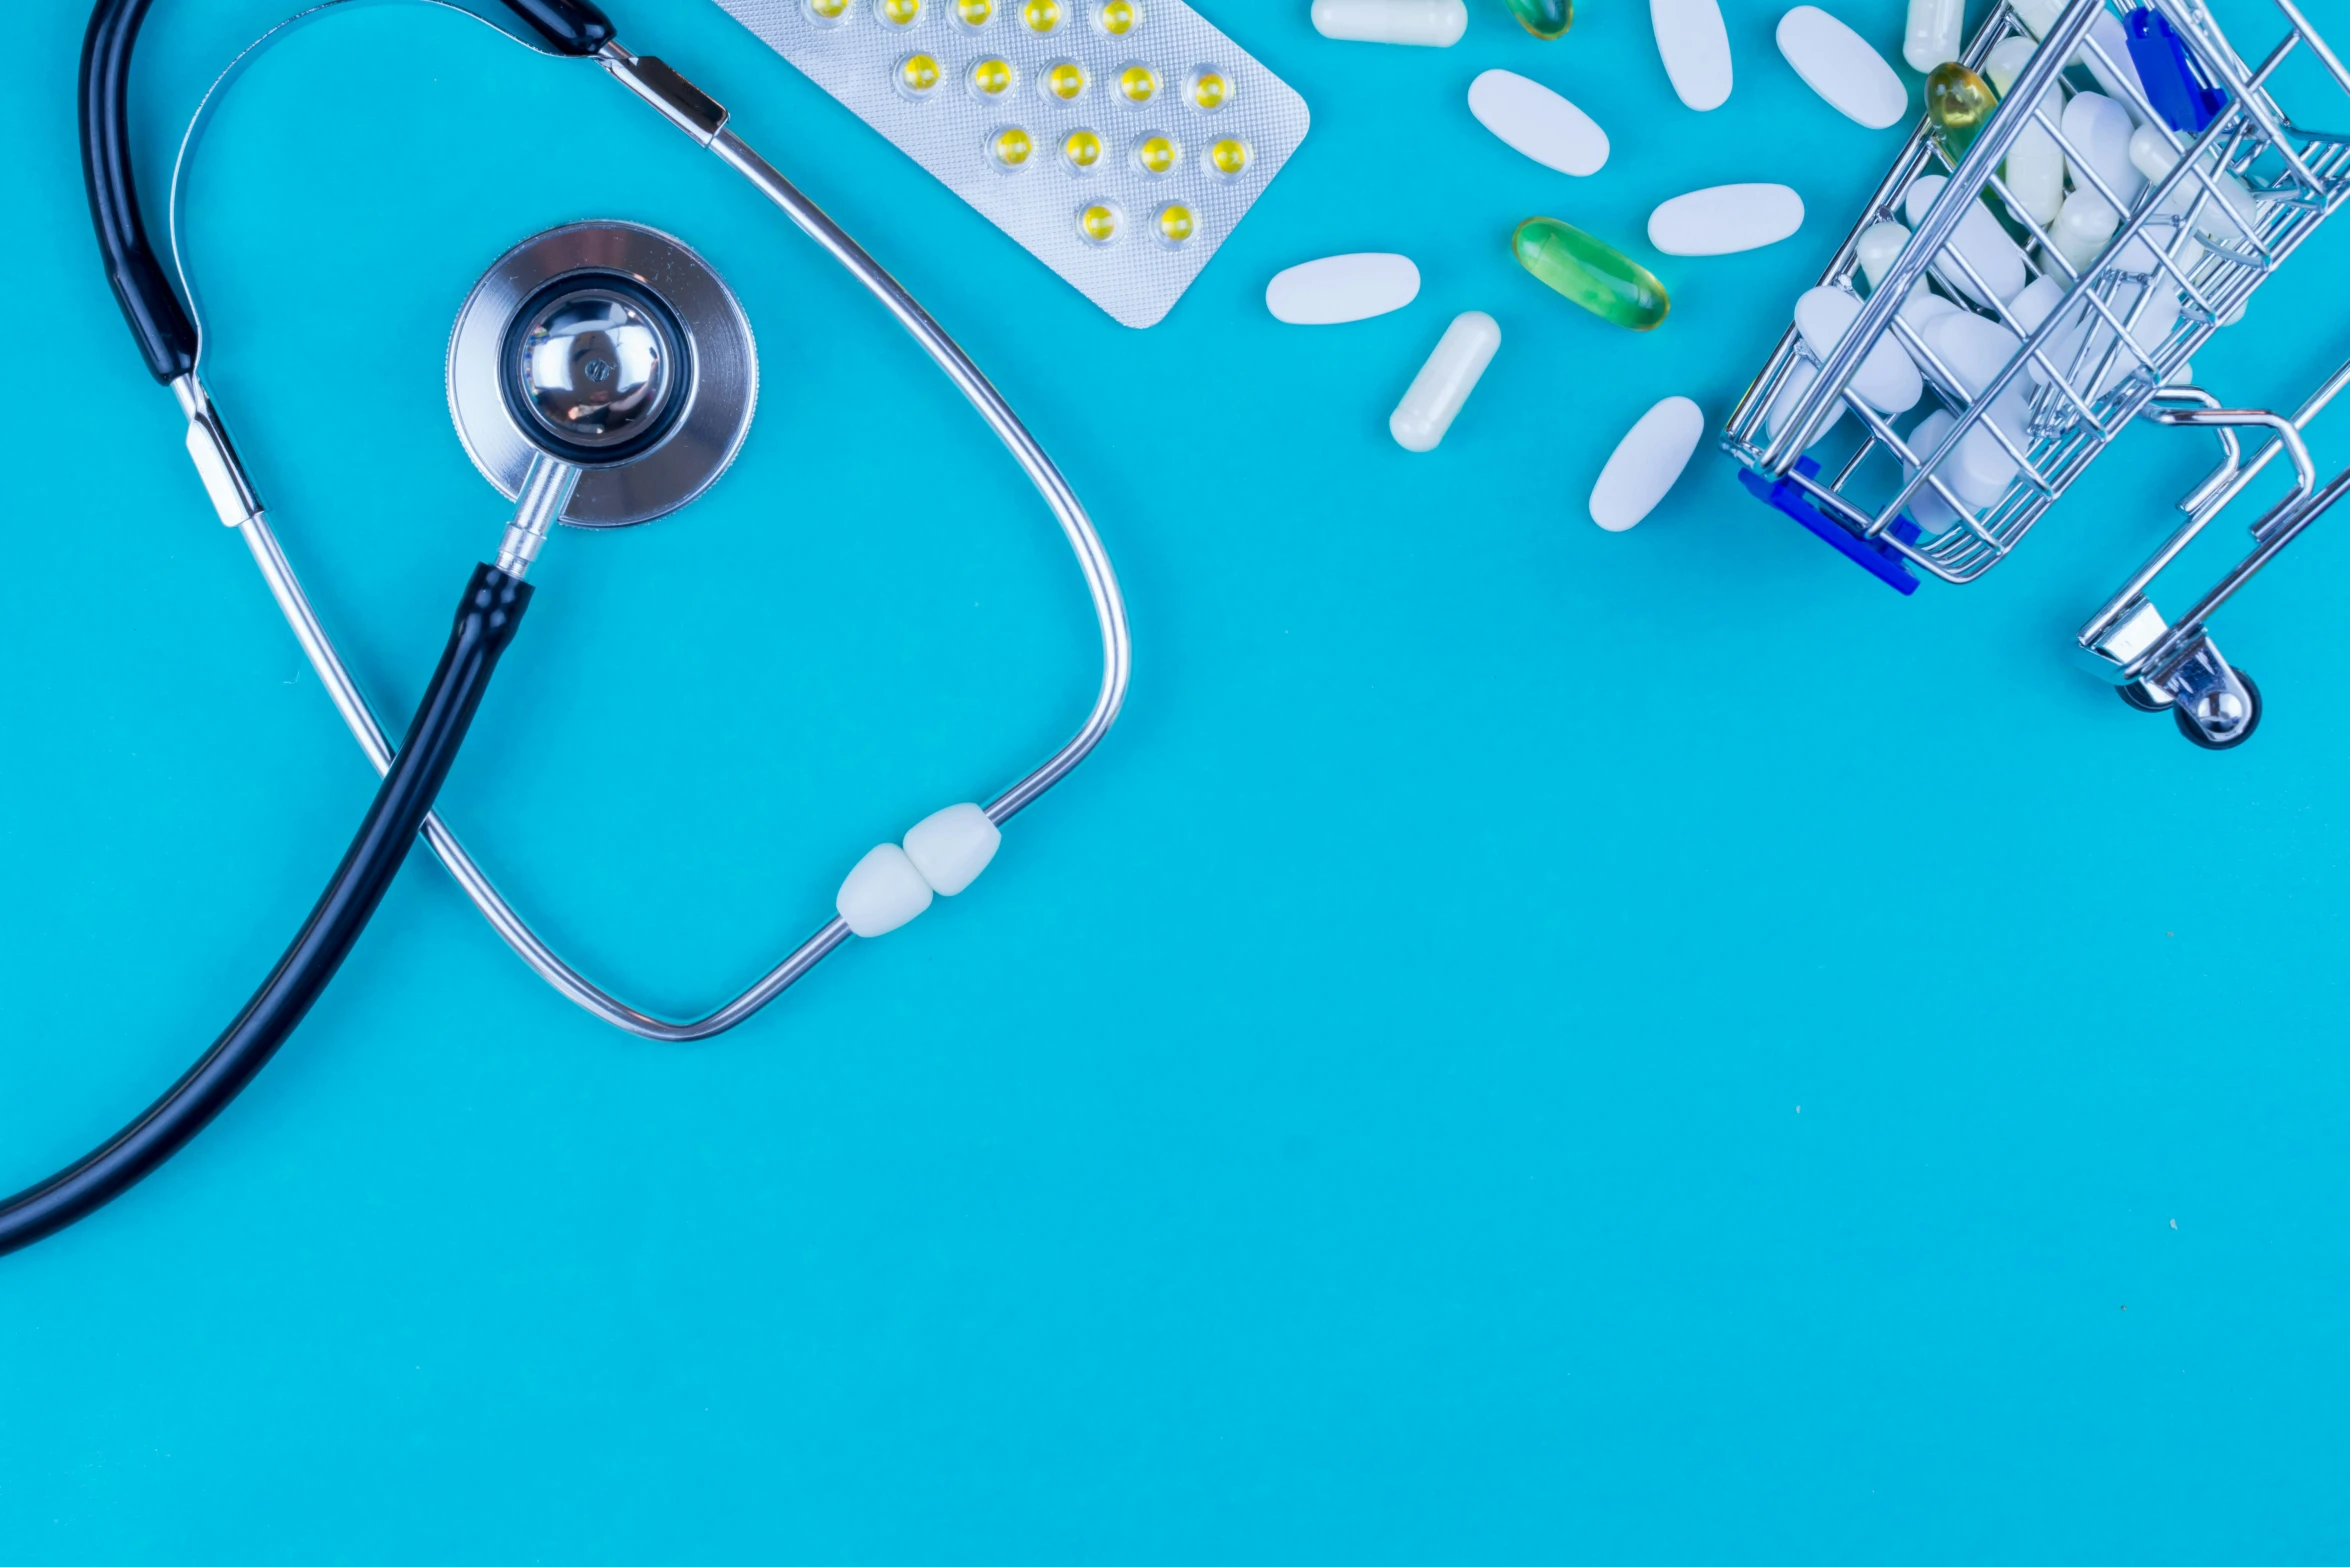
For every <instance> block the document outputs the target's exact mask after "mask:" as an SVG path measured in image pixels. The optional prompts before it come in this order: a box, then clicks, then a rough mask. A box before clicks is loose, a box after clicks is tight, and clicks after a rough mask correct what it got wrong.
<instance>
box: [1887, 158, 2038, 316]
mask: <svg viewBox="0 0 2350 1567" xmlns="http://www.w3.org/2000/svg"><path fill="white" fill-rule="evenodd" d="M1948 183H1949V181H1948V180H1947V179H1945V178H1944V177H1943V176H1942V175H1939V174H1928V175H1924V176H1922V177H1920V178H1918V179H1916V180H1914V181H1912V182H1911V184H1910V187H1909V190H1908V192H1907V194H1905V195H1904V196H1903V198H1902V205H1903V210H1904V211H1906V212H1907V213H1908V214H1909V224H1910V227H1911V228H1913V229H1914V228H1916V227H1917V226H1918V225H1919V224H1921V223H1923V222H1924V221H1925V218H1926V213H1927V211H1928V210H1929V209H1931V208H1932V207H1933V205H1934V200H1935V198H1936V197H1938V196H1940V195H1941V194H1942V187H1943V186H1944V185H1946V184H1948ZM1954 258H1955V259H1954ZM1959 260H1963V261H1964V262H1965V264H1966V266H1968V267H1972V268H1973V269H1974V271H1975V274H1976V276H1979V277H1981V278H1982V280H1983V282H1984V283H1985V284H1986V285H1988V286H1989V288H1990V290H1991V292H1992V293H1993V294H1996V295H1998V296H1999V297H2000V298H2001V299H2013V298H2014V297H2015V296H2016V295H2017V294H2018V293H2020V292H2021V291H2022V289H2023V286H2024V282H2025V279H2026V276H2027V273H2026V271H2025V268H2024V253H2023V252H2022V251H2020V250H2018V249H2016V248H2015V241H2014V240H2012V239H2009V238H2008V237H2007V230H2005V229H2003V228H2001V227H2000V226H1999V220H1998V219H1997V218H1995V217H1993V216H1992V215H1991V209H1990V208H1989V207H1986V206H1984V205H1983V204H1982V203H1981V202H1980V201H1970V202H1968V203H1967V210H1966V212H1965V214H1964V215H1963V216H1961V217H1960V218H1959V220H1958V228H1957V230H1956V231H1955V232H1954V233H1953V234H1952V235H1951V236H1950V239H1949V240H1948V241H1947V242H1946V243H1945V244H1944V246H1943V248H1942V251H1941V253H1940V254H1938V255H1937V256H1935V258H1934V261H1933V272H1934V275H1935V276H1936V277H1938V278H1940V279H1941V280H1942V282H1943V284H1944V285H1945V286H1946V287H1948V288H1949V289H1950V290H1951V292H1953V293H1956V294H1964V295H1965V296H1966V297H1967V298H1969V299H1971V300H1973V301H1974V302H1975V303H1976V304H1978V305H1988V304H1989V303H1991V301H1990V299H1989V298H1987V297H1986V296H1985V295H1984V293H1983V291H1982V289H1981V288H1978V287H1976V286H1975V282H1974V279H1973V278H1970V277H1969V276H1967V274H1966V272H1965V271H1964V270H1963V269H1962V268H1961V267H1960V266H1959V265H1958V261H1959Z"/></svg>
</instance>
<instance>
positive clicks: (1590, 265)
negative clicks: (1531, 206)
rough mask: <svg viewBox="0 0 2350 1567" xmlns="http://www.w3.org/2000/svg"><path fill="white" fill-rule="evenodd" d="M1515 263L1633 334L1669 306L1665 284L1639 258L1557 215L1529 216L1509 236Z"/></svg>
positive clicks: (1651, 323)
mask: <svg viewBox="0 0 2350 1567" xmlns="http://www.w3.org/2000/svg"><path fill="white" fill-rule="evenodd" d="M1510 251H1511V253H1512V254H1514V255H1515V256H1516V257H1517V258H1518V265H1519V266H1522V267H1524V268H1525V269H1526V270H1527V271H1529V272H1531V273H1533V274H1534V275H1535V276H1536V277H1538V278H1540V279H1541V280H1542V281H1543V282H1545V283H1547V284H1549V285H1550V286H1551V287H1552V288H1554V289H1556V290H1558V291H1559V292H1560V293H1561V294H1564V295H1565V296H1566V297H1567V298H1569V299H1571V300H1573V301H1574V302H1575V303H1576V304H1578V305H1581V306H1582V307H1583V308H1584V309H1586V310H1588V311H1590V312H1591V313H1592V314H1593V315H1595V316H1598V317H1599V318H1600V319H1601V320H1603V321H1612V322H1614V323H1615V324H1616V325H1618V326H1621V327H1629V328H1630V329H1631V330H1633V331H1635V332H1647V331H1651V330H1653V329H1654V328H1655V327H1657V326H1658V325H1659V324H1661V323H1662V322H1663V320H1664V319H1665V315H1666V312H1668V311H1670V310H1671V309H1672V308H1673V301H1672V298H1671V296H1670V295H1668V294H1666V292H1665V286H1664V285H1663V284H1662V283H1659V282H1658V281H1657V280H1656V275H1655V274H1654V273H1652V272H1650V271H1649V270H1648V269H1647V268H1646V267H1644V266H1642V265H1641V264H1640V263H1639V262H1637V261H1634V260H1633V259H1632V258H1631V257H1630V256H1627V255H1625V254H1624V253H1623V252H1622V251H1620V250H1618V249H1616V248H1615V247H1614V246H1613V245H1610V244H1607V243H1605V242H1604V241H1601V240H1597V239H1593V238H1592V237H1591V236H1590V235H1588V234H1586V233H1584V232H1583V231H1582V230H1581V229H1579V228H1576V227H1575V226H1574V225H1572V224H1569V223H1561V222H1560V221H1559V220H1558V219H1556V218H1528V219H1527V220H1526V221H1525V222H1523V223H1521V224H1519V225H1518V227H1517V231H1516V232H1515V233H1513V234H1512V235H1511V236H1510Z"/></svg>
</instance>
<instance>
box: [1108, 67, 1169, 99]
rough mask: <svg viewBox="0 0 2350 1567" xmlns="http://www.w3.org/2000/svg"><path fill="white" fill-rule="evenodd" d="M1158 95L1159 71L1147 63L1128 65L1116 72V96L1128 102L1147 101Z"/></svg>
mask: <svg viewBox="0 0 2350 1567" xmlns="http://www.w3.org/2000/svg"><path fill="white" fill-rule="evenodd" d="M1158 95H1159V73H1158V72H1156V71H1154V70H1152V69H1151V68H1150V67H1149V66H1147V65H1129V66H1127V67H1125V68H1124V69H1122V70H1121V71H1119V72H1118V96H1119V97H1121V98H1123V99H1125V100H1126V101H1127V102H1128V103H1148V102H1150V101H1151V100H1152V99H1153V98H1155V97H1157V96H1158Z"/></svg>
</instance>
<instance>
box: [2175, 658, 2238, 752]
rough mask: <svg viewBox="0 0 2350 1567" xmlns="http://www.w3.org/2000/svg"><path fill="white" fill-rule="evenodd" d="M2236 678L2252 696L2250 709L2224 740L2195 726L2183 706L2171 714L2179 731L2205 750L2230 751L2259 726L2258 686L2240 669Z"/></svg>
mask: <svg viewBox="0 0 2350 1567" xmlns="http://www.w3.org/2000/svg"><path fill="white" fill-rule="evenodd" d="M2236 678H2237V679H2238V680H2241V681H2242V682H2244V694H2245V695H2246V696H2248V697H2250V698H2252V711H2251V712H2249V713H2247V714H2245V715H2244V722H2243V725H2242V726H2241V727H2240V728H2238V729H2237V730H2236V732H2235V733H2234V734H2232V735H2230V736H2228V737H2227V738H2226V739H2225V740H2214V739H2212V738H2211V737H2210V736H2209V735H2207V734H2205V733H2204V732H2203V731H2202V730H2201V729H2199V728H2197V727H2196V725H2195V720H2194V719H2192V718H2189V717H2188V716H2187V710H2186V708H2184V707H2179V708H2177V709H2176V711H2174V712H2173V713H2172V714H2171V717H2172V718H2173V719H2175V720H2177V722H2178V726H2179V733H2180V734H2183V735H2185V736H2186V737H2187V738H2188V740H2190V741H2191V742H2193V743H2194V744H2196V745H2199V746H2201V747H2203V749H2204V750H2206V751H2232V750H2234V749H2235V748H2236V747H2237V746H2240V745H2242V744H2243V743H2244V742H2245V741H2247V740H2249V739H2251V738H2252V731H2253V730H2255V729H2258V728H2259V727H2260V687H2258V686H2256V685H2254V684H2253V683H2252V677H2251V676H2250V675H2248V674H2246V673H2244V671H2243V670H2241V669H2238V670H2237V671H2236Z"/></svg>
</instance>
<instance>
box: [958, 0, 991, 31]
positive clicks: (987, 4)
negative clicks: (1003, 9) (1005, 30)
mask: <svg viewBox="0 0 2350 1567" xmlns="http://www.w3.org/2000/svg"><path fill="white" fill-rule="evenodd" d="M955 20H956V21H958V22H961V23H962V24H963V25H964V26H965V27H985V26H986V25H987V24H988V23H989V22H992V21H994V20H995V0H955Z"/></svg>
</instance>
